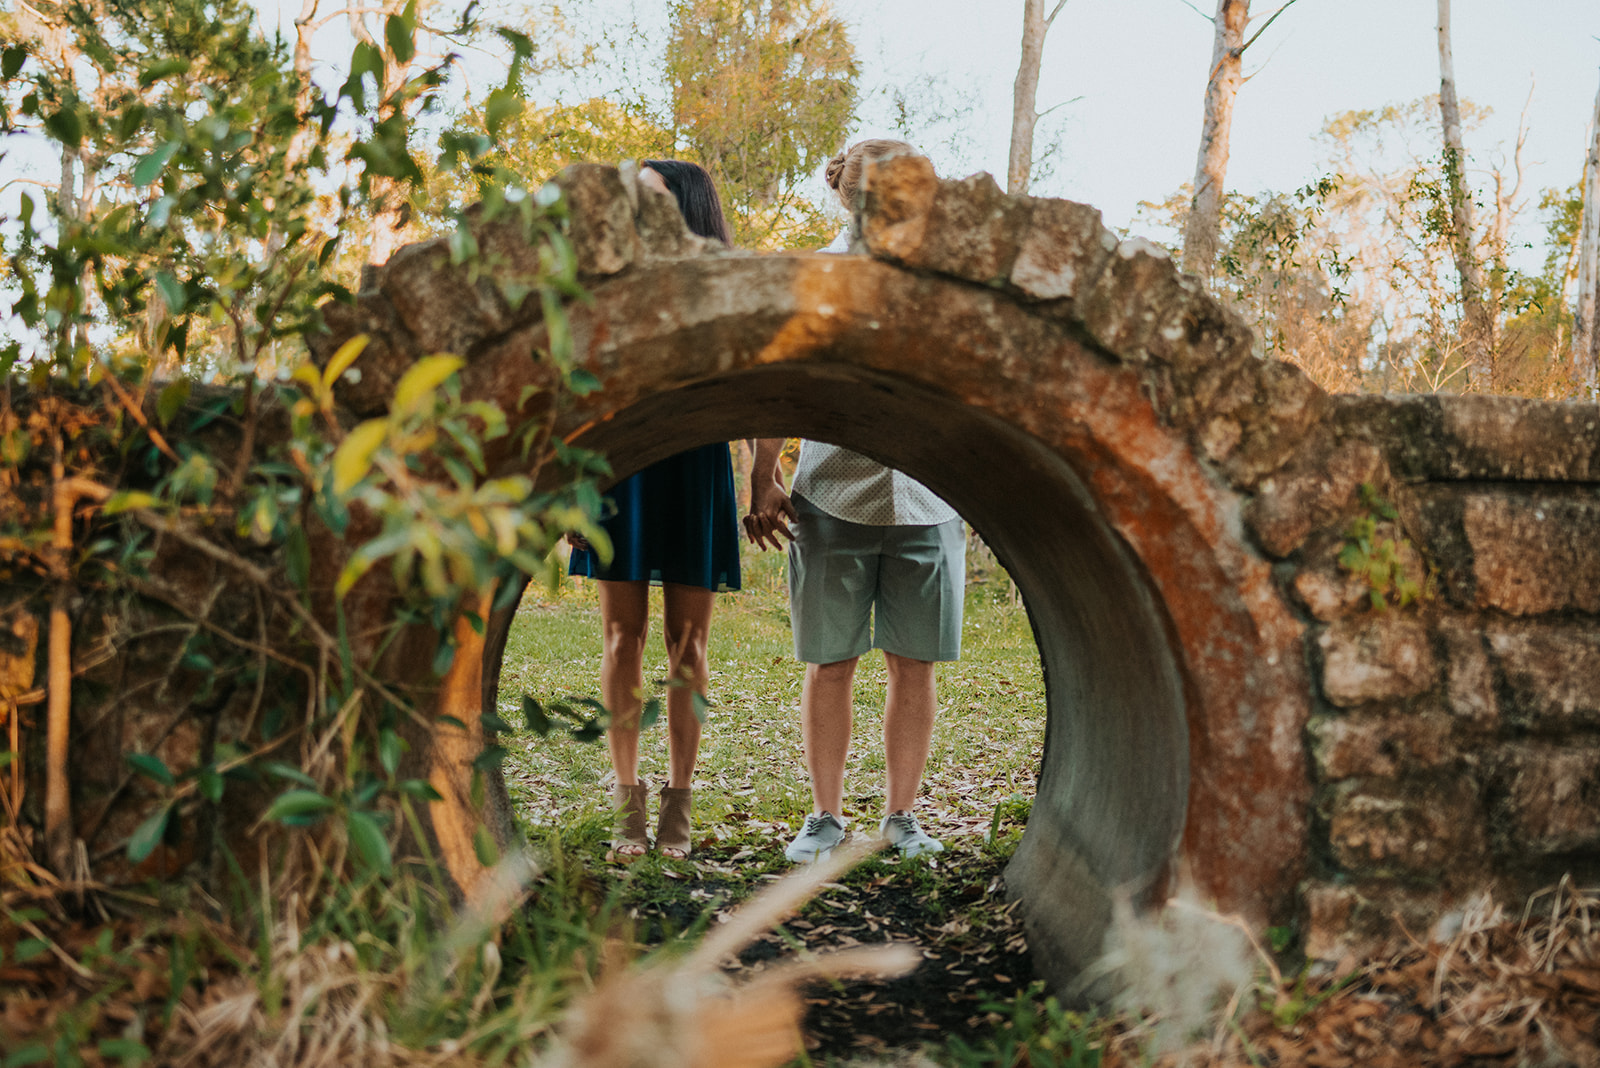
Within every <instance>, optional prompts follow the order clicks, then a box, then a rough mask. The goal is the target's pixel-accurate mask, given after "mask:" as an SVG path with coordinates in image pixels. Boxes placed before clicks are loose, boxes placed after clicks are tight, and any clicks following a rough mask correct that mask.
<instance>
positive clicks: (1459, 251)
mask: <svg viewBox="0 0 1600 1068" xmlns="http://www.w3.org/2000/svg"><path fill="white" fill-rule="evenodd" d="M1439 118H1440V120H1441V122H1442V124H1443V126H1444V177H1445V185H1446V188H1447V192H1448V195H1449V197H1450V226H1451V242H1450V250H1451V253H1452V255H1453V256H1454V257H1455V263H1456V274H1457V275H1458V276H1459V277H1460V279H1461V307H1462V312H1463V313H1464V315H1465V318H1466V322H1465V324H1464V329H1463V337H1462V342H1463V344H1464V345H1465V346H1466V352H1467V381H1468V385H1469V386H1472V387H1476V388H1479V389H1486V388H1489V387H1490V386H1492V384H1493V381H1492V380H1493V376H1494V312H1493V310H1492V309H1491V308H1490V307H1489V305H1488V302H1487V301H1486V300H1485V299H1484V286H1483V267H1482V265H1481V264H1479V263H1478V256H1477V249H1476V247H1475V246H1476V244H1477V232H1478V225H1477V219H1476V217H1475V213H1474V211H1473V205H1472V194H1471V191H1470V190H1468V188H1467V177H1466V162H1467V154H1466V150H1465V149H1464V148H1463V147H1462V140H1461V104H1460V102H1459V101H1458V100H1457V99H1456V71H1455V60H1454V59H1453V58H1452V56H1451V53H1450V0H1439Z"/></svg>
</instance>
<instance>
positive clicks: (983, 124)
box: [0, 0, 1600, 241]
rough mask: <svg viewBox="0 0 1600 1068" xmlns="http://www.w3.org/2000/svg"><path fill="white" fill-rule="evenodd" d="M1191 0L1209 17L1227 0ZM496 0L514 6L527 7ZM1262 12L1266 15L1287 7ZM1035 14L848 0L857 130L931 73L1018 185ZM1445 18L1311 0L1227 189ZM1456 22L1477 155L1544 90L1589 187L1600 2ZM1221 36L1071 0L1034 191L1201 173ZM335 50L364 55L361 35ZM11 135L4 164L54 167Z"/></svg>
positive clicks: (939, 131)
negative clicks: (1024, 35)
mask: <svg viewBox="0 0 1600 1068" xmlns="http://www.w3.org/2000/svg"><path fill="white" fill-rule="evenodd" d="M599 2H600V3H602V4H609V5H614V6H615V7H616V8H618V9H621V10H623V11H624V12H625V11H626V10H627V9H629V8H632V9H633V10H635V11H636V12H637V13H638V15H639V16H640V17H641V19H642V21H645V22H649V21H651V20H652V19H661V18H663V17H664V15H665V13H666V10H667V8H668V6H669V5H668V2H667V0H599ZM1049 2H1050V0H1047V6H1049ZM255 3H256V5H257V7H258V8H259V9H260V10H261V11H262V16H263V22H264V23H266V24H267V25H268V26H269V27H270V26H274V25H278V24H281V25H282V26H283V27H284V29H285V30H286V31H287V30H290V29H291V27H290V26H289V19H290V18H292V17H293V14H294V13H295V12H296V11H298V10H299V7H300V4H299V0H255ZM1194 3H1195V5H1197V6H1198V7H1200V8H1202V9H1204V10H1205V11H1206V12H1208V13H1209V12H1210V11H1211V10H1212V9H1213V8H1214V4H1215V0H1194ZM496 6H497V7H499V8H500V10H501V11H507V10H511V9H513V8H514V7H515V0H498V3H497V4H496ZM1252 6H1253V8H1254V9H1255V10H1256V12H1257V19H1258V20H1259V19H1261V18H1264V17H1265V16H1266V15H1267V14H1270V13H1271V12H1272V11H1274V10H1276V7H1277V3H1276V0H1255V3H1254V4H1253V5H1252ZM1021 7H1022V5H1021V0H835V9H836V10H837V11H838V12H839V13H840V14H841V15H843V16H844V17H845V18H846V19H847V20H848V21H849V23H850V25H851V27H852V31H853V34H854V40H855V43H856V47H857V52H858V55H859V58H860V60H861V65H862V88H863V91H864V101H863V109H862V116H863V124H862V128H861V129H860V131H859V133H860V134H861V135H864V136H865V135H873V134H879V133H888V132H892V131H891V130H889V129H888V128H887V123H888V121H889V120H888V118H887V116H888V115H889V114H890V112H889V110H888V102H887V99H888V98H887V96H886V93H885V90H887V89H890V88H893V87H900V88H901V89H902V90H903V91H905V92H907V93H909V94H911V96H912V97H913V98H914V99H915V98H917V97H918V95H919V94H920V96H921V99H922V100H923V101H924V102H925V103H928V102H930V101H929V97H928V93H929V87H930V86H931V87H932V93H933V99H932V100H931V103H932V104H935V105H946V106H951V105H954V106H962V105H965V106H970V110H969V111H968V112H967V113H966V114H965V115H963V116H962V117H961V119H960V120H959V121H958V122H955V123H946V124H943V125H940V126H937V127H933V128H930V130H929V136H928V137H927V138H924V139H923V140H924V143H923V145H922V147H923V148H924V149H926V150H927V151H928V152H929V153H930V155H932V156H933V158H934V160H935V162H936V163H937V164H938V166H939V168H940V170H941V172H942V173H944V174H946V175H951V176H959V175H963V174H967V173H971V172H973V171H979V170H987V171H990V172H991V173H994V174H996V175H997V176H999V177H1000V181H1001V183H1002V184H1004V173H1005V166H1006V146H1007V143H1008V139H1009V135H1010V124H1011V83H1012V79H1013V78H1014V77H1015V74H1016V65H1017V57H1018V53H1019V48H1020V44H1019V42H1020V39H1021ZM1435 17H1436V5H1435V2H1434V0H1297V2H1296V3H1295V4H1294V5H1293V6H1292V7H1290V8H1289V9H1288V10H1287V11H1285V12H1284V13H1283V15H1282V16H1281V17H1280V18H1279V19H1278V20H1277V21H1276V22H1275V23H1273V25H1272V26H1271V27H1269V28H1268V29H1267V31H1266V33H1265V34H1264V35H1263V36H1262V38H1261V39H1260V40H1259V41H1257V42H1256V44H1255V45H1254V46H1253V47H1252V48H1251V49H1250V51H1249V52H1247V53H1246V55H1245V71H1246V74H1247V75H1248V76H1249V80H1248V81H1247V82H1246V83H1245V85H1244V87H1243V89H1242V90H1241V92H1240V95H1239V100H1238V105H1237V109H1236V111H1235V115H1234V122H1233V136H1232V160H1231V162H1230V165H1229V169H1228V186H1229V188H1230V189H1233V190H1238V191H1241V192H1259V191H1261V190H1264V189H1272V190H1288V189H1292V188H1295V187H1297V186H1300V185H1303V184H1305V183H1306V182H1308V181H1310V180H1311V179H1313V178H1315V177H1317V176H1318V175H1320V174H1321V173H1322V168H1321V167H1320V166H1319V163H1320V160H1319V156H1318V148H1317V145H1316V144H1315V143H1314V142H1313V140H1312V137H1313V135H1314V134H1315V132H1316V131H1317V129H1318V128H1319V127H1320V126H1321V124H1322V121H1323V119H1324V118H1325V117H1327V116H1328V115H1331V114H1334V113H1337V112H1340V111H1345V110H1349V109H1352V108H1372V107H1380V106H1382V105H1385V104H1392V103H1403V102H1405V101H1409V100H1414V99H1416V98H1419V97H1422V96H1426V95H1428V94H1430V93H1434V92H1436V91H1437V89H1438V78H1439V74H1438V54H1437V51H1436V48H1437V39H1436V34H1435V30H1434V24H1435ZM1453 29H1454V33H1453V39H1454V50H1455V62H1456V77H1457V82H1458V86H1459V91H1460V93H1461V95H1462V97H1463V98H1465V99H1469V100H1472V101H1474V102H1476V103H1478V104H1481V105H1487V106H1489V107H1491V108H1493V109H1494V115H1493V117H1492V119H1491V120H1490V123H1489V125H1488V127H1487V128H1486V129H1483V130H1480V131H1477V132H1472V133H1469V134H1468V142H1467V152H1468V156H1469V160H1471V161H1472V162H1473V163H1474V164H1482V163H1484V162H1487V161H1492V160H1496V159H1501V160H1503V159H1505V158H1507V157H1508V156H1509V153H1510V150H1511V146H1512V145H1513V143H1514V141H1515V137H1516V127H1517V121H1518V117H1519V114H1520V113H1521V111H1522V108H1523V104H1524V101H1525V100H1527V98H1528V93H1529V90H1530V88H1531V89H1532V90H1533V99H1532V104H1531V106H1530V108H1529V136H1528V144H1527V149H1526V151H1525V153H1524V158H1525V161H1526V162H1527V163H1528V165H1529V167H1530V173H1529V177H1528V184H1527V186H1526V187H1525V188H1526V189H1527V191H1528V194H1529V199H1530V201H1531V200H1536V198H1537V196H1538V192H1539V191H1540V190H1541V189H1543V188H1546V187H1550V186H1561V187H1565V186H1568V185H1570V184H1571V183H1573V182H1575V181H1577V179H1578V176H1579V173H1580V170H1581V167H1582V163H1583V157H1584V149H1585V138H1586V131H1587V128H1588V125H1589V120H1590V116H1591V115H1592V114H1593V110H1594V101H1595V95H1596V91H1597V90H1600V40H1597V39H1596V38H1597V37H1600V0H1455V3H1454V14H1453ZM1211 40H1212V32H1211V25H1210V21H1209V19H1208V18H1207V17H1206V16H1205V15H1203V14H1201V12H1200V11H1197V10H1196V7H1195V6H1191V5H1190V4H1188V3H1186V2H1185V0H1068V3H1067V5H1066V7H1065V9H1064V10H1063V11H1062V12H1061V15H1060V16H1059V17H1058V18H1057V20H1056V23H1055V26H1054V28H1053V29H1052V30H1051V32H1050V36H1049V38H1048V39H1047V41H1046V45H1045V52H1044V64H1043V69H1042V72H1041V77H1040V85H1039V108H1040V110H1044V109H1046V108H1049V107H1052V106H1054V105H1057V104H1061V105H1062V106H1061V107H1059V108H1058V109H1057V110H1056V111H1055V112H1054V113H1052V114H1051V115H1049V116H1048V117H1047V118H1046V119H1045V120H1044V121H1043V122H1042V123H1041V125H1040V129H1039V133H1038V140H1037V145H1038V147H1039V149H1040V150H1043V148H1044V147H1045V146H1046V145H1047V144H1048V143H1049V142H1050V141H1051V140H1052V139H1056V138H1059V140H1060V142H1061V146H1062V150H1061V153H1060V154H1059V156H1058V157H1057V160H1056V163H1055V172H1056V173H1055V174H1054V175H1053V176H1051V177H1049V178H1048V179H1045V180H1043V181H1041V182H1038V183H1037V184H1036V185H1035V188H1034V190H1033V191H1034V192H1035V193H1036V194H1039V195H1047V196H1065V197H1069V198H1071V199H1074V200H1081V201H1084V202H1086V203H1089V204H1093V205H1094V206H1096V207H1098V208H1100V209H1101V211H1102V212H1103V213H1104V216H1105V220H1106V222H1107V223H1108V224H1109V225H1111V226H1114V227H1124V226H1127V225H1128V224H1129V223H1130V221H1131V220H1132V219H1133V216H1134V212H1135V210H1136V207H1137V204H1138V202H1139V201H1141V200H1161V199H1163V198H1164V197H1166V196H1167V195H1168V194H1170V193H1171V192H1173V191H1174V190H1176V189H1177V188H1178V187H1179V186H1180V185H1181V184H1183V183H1184V182H1186V181H1188V180H1189V179H1190V178H1191V177H1192V176H1193V171H1194V160H1195V151H1196V147H1197V145H1198V141H1199V134H1200V117H1201V104H1202V97H1203V94H1204V88H1205V78H1206V72H1207V68H1208V65H1209V63H1210V57H1211ZM320 43H321V42H319V44H320ZM319 51H322V52H324V53H325V54H327V55H329V56H334V55H342V56H345V57H347V56H348V54H349V51H348V43H347V42H334V41H329V42H328V47H326V48H319ZM478 64H479V65H480V69H479V70H477V71H474V72H472V75H473V81H474V83H475V84H476V85H479V86H482V85H486V84H488V83H489V82H491V81H494V80H497V78H498V77H499V74H498V72H496V71H493V70H490V69H486V68H487V67H489V66H492V64H489V63H488V62H486V61H484V60H482V59H481V58H480V59H479V60H478ZM1080 98H1081V99H1080ZM1068 101H1070V102H1068ZM12 147H13V151H12V154H11V157H10V158H9V159H7V160H6V161H5V162H3V163H0V171H6V170H10V171H13V172H14V170H15V168H18V167H21V168H22V169H23V170H25V171H26V170H34V169H36V168H38V167H40V166H53V165H52V164H50V163H49V161H48V160H44V159H41V158H39V157H37V156H36V155H35V154H34V153H32V152H29V151H28V150H27V148H25V147H24V146H23V145H20V144H14V145H13V146H12ZM43 176H44V175H43V174H42V173H41V177H43ZM4 177H5V176H4V175H0V178H4ZM17 188H18V187H16V186H13V187H12V188H11V189H10V190H8V193H10V194H11V195H9V196H5V197H3V206H4V207H5V208H6V209H9V210H15V209H14V204H13V203H12V201H13V200H14V197H15V191H16V189H17ZM818 191H819V193H821V192H823V191H822V190H821V187H820V182H819V183H818ZM1534 216H1535V213H1534V212H1533V211H1532V210H1531V209H1530V210H1529V211H1527V212H1525V213H1524V217H1523V219H1522V220H1520V226H1519V230H1520V232H1521V236H1522V237H1523V239H1524V240H1534V241H1536V240H1537V238H1538V234H1537V230H1536V227H1537V226H1538V221H1537V219H1536V218H1535V217H1534Z"/></svg>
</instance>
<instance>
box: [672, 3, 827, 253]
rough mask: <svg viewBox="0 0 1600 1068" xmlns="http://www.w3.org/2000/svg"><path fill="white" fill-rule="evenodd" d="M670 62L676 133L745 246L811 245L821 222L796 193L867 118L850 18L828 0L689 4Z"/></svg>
mask: <svg viewBox="0 0 1600 1068" xmlns="http://www.w3.org/2000/svg"><path fill="white" fill-rule="evenodd" d="M664 67H665V69H664V75H665V81H666V84H667V86H668V87H669V89H670V92H671V100H672V114H671V118H672V128H673V131H674V134H675V135H676V137H677V139H678V141H679V143H681V144H683V145H684V146H685V147H686V148H688V150H689V153H690V157H691V158H693V159H696V160H698V161H699V162H701V163H703V164H704V165H705V166H706V168H707V169H708V170H710V171H711V174H712V176H713V177H714V178H715V179H716V180H717V182H718V185H719V187H720V188H721V189H722V193H723V198H724V200H725V201H726V203H727V206H728V209H729V221H730V223H731V224H732V225H733V227H734V231H735V233H736V234H738V235H739V238H740V243H741V244H745V245H748V246H751V247H756V248H767V247H772V246H773V244H774V242H786V243H788V244H789V245H790V246H791V247H792V246H793V245H795V244H800V243H801V235H802V233H806V232H807V231H815V230H816V227H817V225H818V221H817V220H816V219H815V215H816V209H815V208H812V207H810V206H809V205H805V204H802V203H801V202H799V200H798V199H797V198H796V196H795V187H796V186H797V185H798V183H799V182H800V181H801V180H802V179H804V178H805V177H806V176H808V175H810V174H812V173H815V172H816V171H817V170H818V169H820V168H821V166H822V164H823V163H824V162H826V161H827V160H828V159H829V157H831V156H832V155H833V154H834V153H835V152H837V151H839V150H840V148H842V147H843V142H844V139H845V136H846V135H847V134H848V132H849V130H850V126H851V123H852V121H853V119H854V115H855V108H856V102H857V88H856V81H857V77H858V74H859V68H858V67H857V64H856V58H855V49H854V47H853V46H852V45H851V43H850V38H849V35H848V33H847V32H846V29H845V25H844V22H843V21H842V20H840V19H839V18H837V17H835V16H834V14H833V12H832V9H831V6H830V5H829V4H828V3H826V2H825V0H677V2H676V3H674V4H673V6H672V14H671V29H670V31H669V36H668V39H667V48H666V59H665V62H664ZM816 236H817V235H816V234H815V233H812V234H810V239H811V240H815V238H816ZM829 236H831V235H829Z"/></svg>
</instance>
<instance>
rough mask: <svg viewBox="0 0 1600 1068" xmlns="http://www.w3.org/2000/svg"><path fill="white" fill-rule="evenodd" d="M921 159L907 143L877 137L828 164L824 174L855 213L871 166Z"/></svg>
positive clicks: (855, 145)
mask: <svg viewBox="0 0 1600 1068" xmlns="http://www.w3.org/2000/svg"><path fill="white" fill-rule="evenodd" d="M907 153H909V154H910V155H913V156H916V155H921V153H919V152H918V151H917V150H916V149H915V148H913V147H911V146H910V145H908V144H907V143H906V142H904V141H895V140H891V139H889V138H886V137H873V138H870V139H868V140H866V141H857V142H856V143H855V144H853V145H851V146H850V147H849V148H847V149H845V150H844V151H843V152H841V153H839V154H838V155H837V156H835V157H833V158H832V159H830V160H829V161H828V168H827V170H826V171H824V172H823V174H824V176H825V177H826V178H827V180H828V184H829V185H830V186H832V187H833V191H834V192H835V193H838V194H839V199H840V200H841V201H843V202H844V206H845V207H847V208H850V209H851V210H854V209H855V206H856V194H857V193H858V192H860V191H861V175H862V172H864V171H865V170H866V169H867V164H869V163H872V162H874V161H876V160H880V159H883V158H884V157H885V156H899V155H902V154H907Z"/></svg>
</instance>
